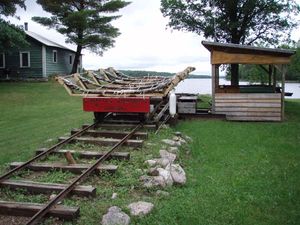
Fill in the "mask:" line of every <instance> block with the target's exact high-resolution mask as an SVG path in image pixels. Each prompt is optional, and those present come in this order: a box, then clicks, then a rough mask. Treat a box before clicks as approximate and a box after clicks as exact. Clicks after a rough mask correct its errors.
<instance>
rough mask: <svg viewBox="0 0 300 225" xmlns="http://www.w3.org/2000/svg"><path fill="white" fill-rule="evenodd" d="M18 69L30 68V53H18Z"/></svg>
mask: <svg viewBox="0 0 300 225" xmlns="http://www.w3.org/2000/svg"><path fill="white" fill-rule="evenodd" d="M20 67H30V52H20Z"/></svg>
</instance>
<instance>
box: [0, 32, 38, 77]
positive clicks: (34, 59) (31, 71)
mask: <svg viewBox="0 0 300 225" xmlns="http://www.w3.org/2000/svg"><path fill="white" fill-rule="evenodd" d="M27 41H28V42H29V43H30V47H27V48H22V49H20V50H15V51H13V52H12V53H7V52H5V68H3V69H0V76H1V77H6V76H5V69H8V70H9V71H10V72H9V78H16V79H26V78H40V77H42V45H41V44H40V43H39V42H37V41H35V40H33V39H31V38H29V39H28V40H27ZM20 52H30V67H28V68H21V67H20Z"/></svg>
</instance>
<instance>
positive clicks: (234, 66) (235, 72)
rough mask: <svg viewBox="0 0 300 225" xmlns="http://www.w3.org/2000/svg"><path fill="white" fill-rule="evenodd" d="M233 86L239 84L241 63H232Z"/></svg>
mask: <svg viewBox="0 0 300 225" xmlns="http://www.w3.org/2000/svg"><path fill="white" fill-rule="evenodd" d="M230 72H231V86H239V64H231V65H230Z"/></svg>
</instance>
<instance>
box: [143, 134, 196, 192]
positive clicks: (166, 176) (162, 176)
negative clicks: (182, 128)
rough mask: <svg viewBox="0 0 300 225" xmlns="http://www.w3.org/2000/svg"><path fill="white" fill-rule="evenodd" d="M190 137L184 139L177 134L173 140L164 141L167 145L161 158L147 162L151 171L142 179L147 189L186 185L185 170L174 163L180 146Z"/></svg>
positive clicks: (161, 153)
mask: <svg viewBox="0 0 300 225" xmlns="http://www.w3.org/2000/svg"><path fill="white" fill-rule="evenodd" d="M190 140H191V139H190V138H189V137H183V136H182V135H181V133H180V132H176V133H175V136H174V137H173V138H172V139H163V140H162V143H163V144H165V145H167V147H166V149H162V150H160V151H159V154H160V158H155V159H150V160H146V161H145V164H147V165H148V166H149V167H150V169H149V170H148V172H147V175H143V176H141V177H140V181H142V182H143V186H144V187H146V188H152V187H166V186H172V185H173V184H178V185H183V184H185V183H186V174H185V171H184V170H183V168H182V167H181V166H180V165H179V164H176V163H174V162H175V161H176V159H177V157H178V153H179V151H180V146H182V145H183V144H186V143H187V141H190Z"/></svg>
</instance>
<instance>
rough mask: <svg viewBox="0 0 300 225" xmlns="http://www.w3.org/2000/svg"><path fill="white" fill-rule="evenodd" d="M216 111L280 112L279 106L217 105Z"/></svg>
mask: <svg viewBox="0 0 300 225" xmlns="http://www.w3.org/2000/svg"><path fill="white" fill-rule="evenodd" d="M216 112H217V113H219V112H281V108H280V107H273V108H272V107H268V108H263V107H251V108H249V107H217V108H216Z"/></svg>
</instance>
